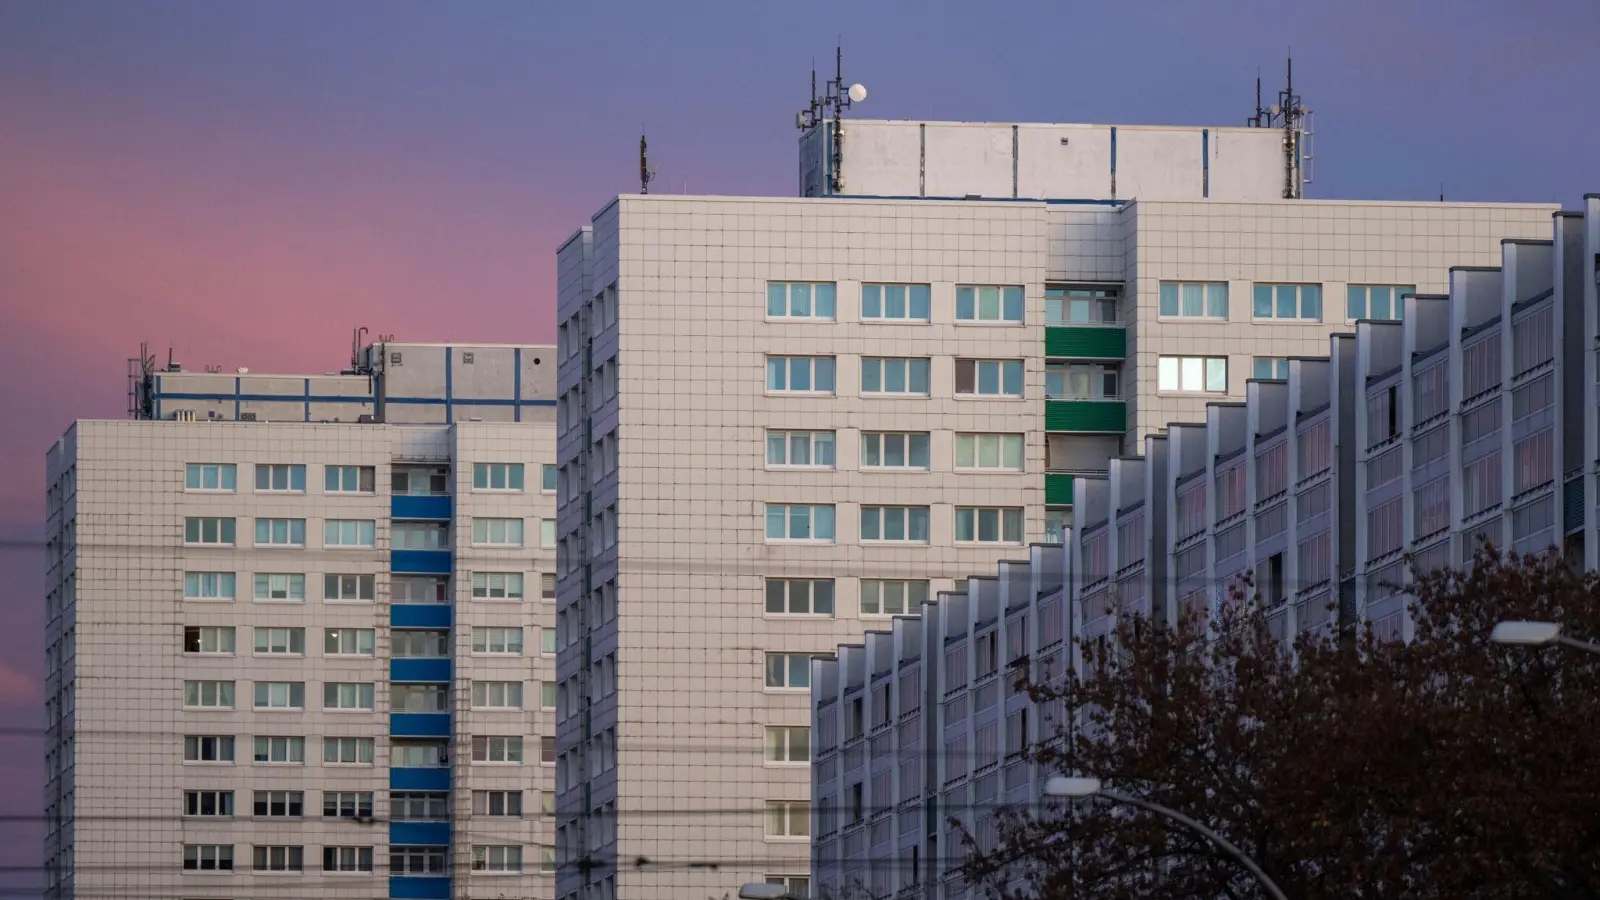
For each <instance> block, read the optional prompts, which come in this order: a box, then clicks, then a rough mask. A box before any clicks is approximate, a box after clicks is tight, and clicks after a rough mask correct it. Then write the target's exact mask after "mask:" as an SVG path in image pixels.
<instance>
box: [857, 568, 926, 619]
mask: <svg viewBox="0 0 1600 900" xmlns="http://www.w3.org/2000/svg"><path fill="white" fill-rule="evenodd" d="M869 585H871V586H873V587H872V591H873V592H874V593H875V594H876V598H875V600H874V601H873V602H874V604H875V605H876V606H877V608H876V609H875V610H872V611H870V612H869V611H868V609H867V593H868V590H869V588H868V586H869ZM889 585H899V586H900V598H901V609H900V611H899V612H891V611H889V609H888V606H889V604H888V602H887V601H885V600H884V597H885V595H886V593H887V590H886V589H887V587H888V586H889ZM913 586H920V587H921V595H922V596H921V599H920V600H919V599H917V598H916V597H915V596H913V595H915V594H916V593H917V591H916V590H914V587H913ZM857 590H858V598H857V603H858V606H857V611H858V612H859V613H860V615H861V616H862V617H882V618H888V617H891V616H911V615H916V614H917V613H916V610H917V609H918V608H920V607H921V606H922V605H923V604H925V603H927V602H928V600H929V598H931V597H932V596H933V585H932V583H931V582H930V581H929V580H928V579H925V578H862V579H860V580H859V583H858V586H857Z"/></svg>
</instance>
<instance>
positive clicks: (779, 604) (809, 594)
mask: <svg viewBox="0 0 1600 900" xmlns="http://www.w3.org/2000/svg"><path fill="white" fill-rule="evenodd" d="M767 612H769V613H773V614H775V615H791V616H831V615H833V580H832V579H830V578H817V579H811V578H768V579H767Z"/></svg>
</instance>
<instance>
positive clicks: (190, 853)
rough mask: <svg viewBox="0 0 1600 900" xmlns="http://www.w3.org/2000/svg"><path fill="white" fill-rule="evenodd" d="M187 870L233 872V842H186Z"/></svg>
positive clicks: (184, 848) (184, 854) (184, 863)
mask: <svg viewBox="0 0 1600 900" xmlns="http://www.w3.org/2000/svg"><path fill="white" fill-rule="evenodd" d="M183 870H184V871H185V872H232V871H233V845H232V844H184V845H183Z"/></svg>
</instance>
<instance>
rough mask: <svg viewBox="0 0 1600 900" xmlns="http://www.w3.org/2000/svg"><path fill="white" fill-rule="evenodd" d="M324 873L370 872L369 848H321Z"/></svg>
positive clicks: (370, 857) (370, 854) (370, 851)
mask: <svg viewBox="0 0 1600 900" xmlns="http://www.w3.org/2000/svg"><path fill="white" fill-rule="evenodd" d="M322 870H323V871H324V872H371V871H372V848H371V847H323V848H322Z"/></svg>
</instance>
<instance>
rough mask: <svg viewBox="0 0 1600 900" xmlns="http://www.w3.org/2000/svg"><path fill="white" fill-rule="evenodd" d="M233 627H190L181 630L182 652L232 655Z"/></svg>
mask: <svg viewBox="0 0 1600 900" xmlns="http://www.w3.org/2000/svg"><path fill="white" fill-rule="evenodd" d="M233 640H234V634H233V626H231V625H190V626H187V627H186V628H184V629H183V652H185V653H209V654H213V655H217V656H232V655H233Z"/></svg>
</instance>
